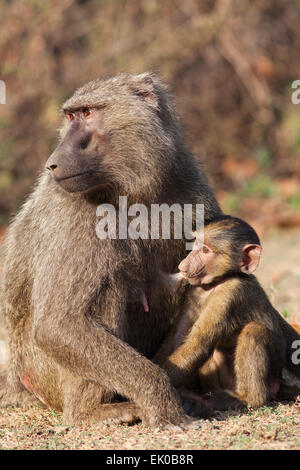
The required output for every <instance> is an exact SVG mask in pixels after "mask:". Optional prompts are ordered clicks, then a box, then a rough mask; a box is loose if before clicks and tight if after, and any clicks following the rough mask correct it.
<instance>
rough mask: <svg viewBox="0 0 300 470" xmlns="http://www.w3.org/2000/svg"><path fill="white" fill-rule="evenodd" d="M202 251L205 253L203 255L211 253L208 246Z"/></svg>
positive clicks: (204, 246)
mask: <svg viewBox="0 0 300 470" xmlns="http://www.w3.org/2000/svg"><path fill="white" fill-rule="evenodd" d="M202 251H203V253H209V252H210V249H209V248H208V246H206V245H203V248H202Z"/></svg>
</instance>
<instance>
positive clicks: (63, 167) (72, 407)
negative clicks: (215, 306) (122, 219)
mask: <svg viewBox="0 0 300 470" xmlns="http://www.w3.org/2000/svg"><path fill="white" fill-rule="evenodd" d="M63 109H64V112H65V113H66V115H67V117H66V118H65V119H64V125H63V126H62V131H61V136H62V137H61V142H60V144H59V146H58V147H57V149H56V150H55V152H54V153H53V154H52V156H51V157H50V158H49V160H48V163H47V168H48V170H49V172H50V173H51V174H49V172H48V171H45V172H44V173H43V174H42V175H41V177H40V179H39V181H38V183H37V186H36V188H35V190H34V191H33V193H32V195H31V196H30V197H29V198H28V200H27V201H26V203H25V204H24V206H23V208H22V209H21V211H20V212H19V214H18V215H17V217H16V218H15V220H14V221H13V222H12V224H11V226H10V229H9V233H8V236H7V240H6V257H5V263H4V268H3V279H2V292H3V302H2V304H3V306H4V314H5V318H6V321H7V324H8V329H9V338H10V367H9V374H8V377H7V387H6V390H5V391H4V392H2V399H1V401H2V405H5V404H12V405H14V404H18V405H22V404H24V403H27V404H28V402H30V401H31V399H34V395H35V397H38V398H39V399H40V400H41V401H42V402H44V404H45V405H47V406H49V407H52V408H55V409H57V410H62V411H63V414H64V419H65V420H66V421H68V422H73V423H76V422H78V421H80V420H86V419H94V418H97V419H99V420H101V419H104V418H107V417H113V418H116V419H119V420H120V421H123V420H130V419H132V420H134V419H135V418H136V417H137V415H139V416H140V417H142V419H145V420H146V422H148V423H150V424H153V425H157V424H163V425H166V424H168V423H169V424H175V425H178V424H179V425H181V424H182V423H185V422H186V417H185V415H184V413H183V409H182V407H181V404H180V400H179V398H178V395H177V393H176V391H175V389H174V388H173V387H172V386H171V384H170V381H169V378H168V376H167V374H166V373H165V372H164V371H163V370H162V369H161V368H160V367H159V366H157V365H156V364H154V363H153V362H151V360H150V359H151V358H152V357H153V355H154V354H155V352H156V351H157V349H158V347H159V345H160V343H161V342H162V340H163V339H164V338H165V336H166V334H167V331H168V329H169V327H170V324H171V322H172V320H173V318H172V313H171V311H170V304H171V303H170V302H169V299H168V298H167V297H166V296H165V294H164V295H162V293H161V292H160V291H159V289H155V287H154V286H153V282H152V280H153V276H154V275H155V273H157V272H158V270H159V269H163V270H164V271H166V272H171V271H173V270H174V269H175V267H176V266H177V264H178V262H179V261H180V259H182V258H183V256H184V250H185V242H184V240H151V239H148V240H141V239H139V240H130V239H128V240H110V239H106V240H100V239H98V238H97V236H96V231H95V227H96V224H97V222H98V219H97V217H96V206H97V205H98V204H100V203H110V204H114V206H115V207H116V208H117V209H118V201H119V199H118V198H119V195H123V196H127V197H128V204H132V203H134V202H138V203H144V204H145V205H146V206H147V207H148V208H149V207H150V204H152V203H168V204H172V203H181V204H183V203H197V202H198V203H203V204H204V205H205V216H206V219H207V220H209V219H212V218H213V217H214V216H215V215H217V214H219V213H220V209H219V207H218V204H217V202H216V200H215V198H214V196H213V193H212V191H211V189H210V187H209V186H208V184H207V182H206V180H205V178H204V176H203V175H202V173H201V171H200V169H199V167H198V164H197V162H196V160H195V159H194V158H193V156H192V155H191V154H190V153H189V151H188V149H187V148H186V146H185V143H184V140H183V137H182V133H181V129H180V125H179V123H178V117H177V114H176V111H175V110H174V107H173V104H172V101H171V99H170V96H169V94H168V92H167V89H166V87H165V86H164V85H163V84H162V83H161V82H160V81H159V80H158V79H157V78H156V77H155V76H153V75H151V74H142V75H129V74H125V73H124V74H121V75H119V76H117V77H113V78H110V79H107V80H100V79H98V80H95V81H92V82H90V83H88V84H86V85H84V86H83V87H82V88H80V89H79V90H77V91H76V92H75V93H74V95H73V96H72V97H71V98H70V99H69V100H68V101H67V102H66V103H65V105H64V107H63ZM90 114H91V115H92V116H93V114H95V115H96V116H97V118H95V120H93V119H92V120H91V121H90V118H91V116H90ZM85 116H87V117H85ZM71 121H72V122H71ZM90 122H92V124H90ZM95 123H98V124H97V125H98V126H99V128H95ZM99 123H101V124H99ZM93 126H94V127H93ZM78 167H80V171H82V172H84V175H79V176H76V175H77V174H75V170H74V169H75V168H78ZM84 170H86V171H84ZM76 171H77V170H76ZM72 172H73V173H72ZM58 174H59V175H60V176H57V175H58ZM61 174H64V175H66V174H67V176H68V178H69V176H70V174H72V176H71V178H70V184H69V183H68V181H69V180H67V179H64V180H63V179H59V178H61ZM103 175H104V176H103ZM75 176H76V177H75ZM95 181H96V183H95ZM82 188H84V189H82ZM117 212H118V211H117ZM137 280H138V282H137ZM137 284H138V285H137ZM139 292H144V293H145V294H146V297H147V301H148V304H149V308H150V312H145V311H144V309H143V306H142V303H141V302H140V301H137V300H138V296H139V294H138V293H139ZM135 299H136V301H132V300H135ZM29 392H32V394H30V393H29ZM116 394H118V395H117V396H120V395H121V396H123V397H126V398H128V399H129V400H132V402H133V404H132V405H130V403H122V402H121V403H112V404H111V405H105V407H104V406H101V403H102V404H104V403H106V404H109V403H111V402H112V401H116V399H117V398H116ZM140 410H141V411H140Z"/></svg>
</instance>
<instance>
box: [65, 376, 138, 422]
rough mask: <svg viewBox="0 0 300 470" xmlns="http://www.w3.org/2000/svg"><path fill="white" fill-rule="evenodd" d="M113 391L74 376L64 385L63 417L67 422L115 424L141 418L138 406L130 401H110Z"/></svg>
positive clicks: (135, 420)
mask: <svg viewBox="0 0 300 470" xmlns="http://www.w3.org/2000/svg"><path fill="white" fill-rule="evenodd" d="M113 398H114V393H113V392H110V391H107V390H105V389H104V388H103V387H101V386H100V385H98V384H97V383H95V382H88V381H86V380H82V379H80V378H78V379H77V378H74V379H72V380H71V381H70V382H68V383H66V384H65V387H64V409H63V419H64V421H65V422H66V423H67V424H78V423H80V422H82V423H91V422H92V421H95V420H96V421H99V422H104V421H105V422H111V423H115V424H121V423H134V422H137V421H139V420H140V419H141V410H140V408H139V407H138V406H137V405H135V404H134V403H132V402H121V403H110V402H111V401H112V400H113Z"/></svg>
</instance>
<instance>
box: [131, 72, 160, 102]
mask: <svg viewBox="0 0 300 470" xmlns="http://www.w3.org/2000/svg"><path fill="white" fill-rule="evenodd" d="M130 87H131V89H132V91H133V93H134V94H135V95H137V96H140V97H141V98H142V99H145V100H147V101H148V102H149V104H151V105H152V106H155V107H156V106H157V105H158V97H157V94H156V91H155V87H154V81H153V78H152V76H151V74H150V73H141V74H140V75H134V76H133V77H132V81H131V84H130Z"/></svg>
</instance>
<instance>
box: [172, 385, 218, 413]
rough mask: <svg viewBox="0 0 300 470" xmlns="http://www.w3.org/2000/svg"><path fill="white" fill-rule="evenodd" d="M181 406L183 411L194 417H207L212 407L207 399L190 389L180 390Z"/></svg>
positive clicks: (212, 410) (212, 411) (211, 411)
mask: <svg viewBox="0 0 300 470" xmlns="http://www.w3.org/2000/svg"><path fill="white" fill-rule="evenodd" d="M180 396H181V401H182V406H183V409H184V411H185V413H186V414H187V415H189V416H191V417H194V418H196V417H197V418H209V417H211V416H213V415H214V409H213V407H212V406H211V404H210V403H209V401H207V400H203V398H202V397H201V396H200V395H198V394H197V393H195V392H193V391H191V390H180Z"/></svg>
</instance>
